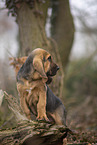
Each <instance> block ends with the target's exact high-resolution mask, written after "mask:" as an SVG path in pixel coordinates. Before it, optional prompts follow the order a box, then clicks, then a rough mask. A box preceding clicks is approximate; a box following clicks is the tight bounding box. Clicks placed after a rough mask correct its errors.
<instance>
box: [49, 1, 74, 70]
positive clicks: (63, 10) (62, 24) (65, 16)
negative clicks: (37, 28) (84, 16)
mask: <svg viewBox="0 0 97 145" xmlns="http://www.w3.org/2000/svg"><path fill="white" fill-rule="evenodd" d="M51 23H52V28H51V33H52V37H53V38H54V39H55V40H56V42H57V44H58V50H59V54H60V56H61V61H62V65H63V67H64V68H65V67H66V65H67V63H68V60H69V55H70V51H71V48H72V43H73V38H74V24H73V18H72V15H71V12H70V6H69V1H67V0H55V1H52V17H51Z"/></svg>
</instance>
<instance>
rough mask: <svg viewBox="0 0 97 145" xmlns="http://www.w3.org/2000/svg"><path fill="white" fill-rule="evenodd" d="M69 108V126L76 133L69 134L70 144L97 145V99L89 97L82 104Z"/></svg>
mask: <svg viewBox="0 0 97 145" xmlns="http://www.w3.org/2000/svg"><path fill="white" fill-rule="evenodd" d="M67 106H68V105H67ZM67 108H68V113H67V125H68V127H69V128H70V129H71V130H73V131H74V132H75V134H74V135H70V134H68V136H67V142H68V144H84V145H85V144H88V145H90V144H96V145H97V97H91V96H88V97H86V99H85V100H84V101H82V102H81V103H80V104H77V105H73V103H71V105H70V104H69V107H67Z"/></svg>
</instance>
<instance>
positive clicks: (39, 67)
mask: <svg viewBox="0 0 97 145" xmlns="http://www.w3.org/2000/svg"><path fill="white" fill-rule="evenodd" d="M33 66H34V69H35V70H36V71H37V72H38V73H39V74H40V76H41V77H42V78H44V79H47V76H46V73H45V71H44V68H43V63H42V60H41V59H40V58H38V57H35V58H34V59H33Z"/></svg>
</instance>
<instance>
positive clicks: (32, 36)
mask: <svg viewBox="0 0 97 145" xmlns="http://www.w3.org/2000/svg"><path fill="white" fill-rule="evenodd" d="M48 4H49V3H48V2H46V3H45V4H39V3H37V2H35V5H34V8H33V9H31V8H30V7H29V5H27V3H22V5H21V7H20V8H19V9H17V23H18V25H19V36H20V53H21V55H25V54H26V52H27V50H29V49H30V51H31V50H33V49H35V48H38V47H40V48H44V49H47V38H46V34H45V21H46V15H47V8H48Z"/></svg>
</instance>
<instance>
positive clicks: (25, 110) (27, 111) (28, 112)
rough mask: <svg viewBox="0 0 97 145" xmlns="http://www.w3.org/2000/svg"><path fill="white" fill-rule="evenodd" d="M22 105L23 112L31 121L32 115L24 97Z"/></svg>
mask: <svg viewBox="0 0 97 145" xmlns="http://www.w3.org/2000/svg"><path fill="white" fill-rule="evenodd" d="M20 105H21V108H22V110H23V111H24V113H25V114H26V116H27V118H28V119H30V120H31V113H30V110H29V108H28V105H27V102H26V99H25V97H24V96H23V97H20Z"/></svg>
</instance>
